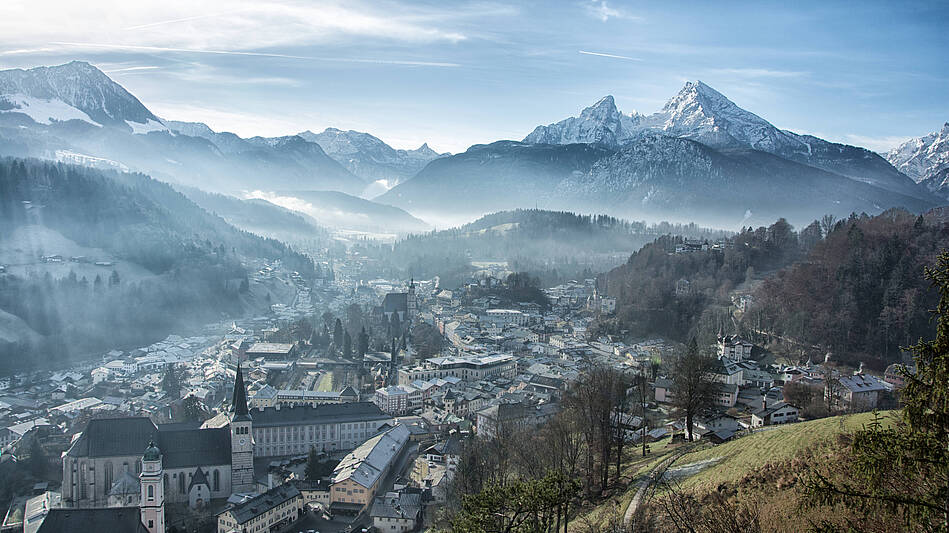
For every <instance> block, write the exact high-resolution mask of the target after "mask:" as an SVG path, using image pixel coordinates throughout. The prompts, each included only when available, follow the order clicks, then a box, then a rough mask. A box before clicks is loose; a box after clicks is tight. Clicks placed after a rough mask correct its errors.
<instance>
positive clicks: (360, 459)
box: [333, 425, 409, 489]
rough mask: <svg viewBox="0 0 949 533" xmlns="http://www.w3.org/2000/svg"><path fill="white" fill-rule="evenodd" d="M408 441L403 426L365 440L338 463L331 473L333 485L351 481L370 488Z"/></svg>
mask: <svg viewBox="0 0 949 533" xmlns="http://www.w3.org/2000/svg"><path fill="white" fill-rule="evenodd" d="M408 441H409V430H408V428H406V427H405V426H403V425H397V426H395V427H394V428H392V429H390V430H389V431H386V432H385V433H380V434H379V435H376V436H375V437H373V438H371V439H369V440H367V441H366V442H364V443H362V444H361V445H360V446H359V447H358V448H356V449H355V450H353V451H352V452H350V453H349V454H348V455H347V456H346V457H344V458H343V460H342V461H340V462H339V465H337V466H336V469H335V470H334V471H333V483H334V484H336V483H341V482H343V481H346V480H352V481H355V482H356V483H358V484H360V485H362V486H363V487H366V488H367V489H368V488H372V486H373V485H375V483H376V481H378V480H379V477H380V476H382V473H383V472H385V471H386V469H388V468H389V463H390V462H392V459H393V458H394V457H395V456H397V455H398V454H399V452H401V451H402V448H404V447H405V443H407V442H408Z"/></svg>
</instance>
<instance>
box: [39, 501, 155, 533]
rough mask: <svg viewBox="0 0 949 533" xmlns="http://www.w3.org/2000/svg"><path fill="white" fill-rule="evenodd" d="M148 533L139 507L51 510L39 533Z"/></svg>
mask: <svg viewBox="0 0 949 533" xmlns="http://www.w3.org/2000/svg"><path fill="white" fill-rule="evenodd" d="M66 531H68V532H69V533H102V532H103V531H112V532H116V533H118V532H119V531H121V532H122V533H148V529H146V528H145V525H144V524H142V514H141V511H140V510H139V508H138V507H110V508H108V509H50V510H49V514H47V515H46V518H45V519H43V525H41V526H40V528H39V529H38V530H37V533H63V532H66Z"/></svg>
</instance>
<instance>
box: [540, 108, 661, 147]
mask: <svg viewBox="0 0 949 533" xmlns="http://www.w3.org/2000/svg"><path fill="white" fill-rule="evenodd" d="M642 119H643V116H642V115H639V114H638V113H635V112H633V113H632V114H629V115H625V114H623V113H621V112H620V111H619V110H618V109H617V108H616V102H615V101H614V100H613V97H612V96H609V95H607V96H604V97H603V98H601V99H600V100H599V101H598V102H597V103H595V104H593V105H592V106H590V107H588V108H586V109H584V110H583V111H581V112H580V116H579V117H569V118H567V119H564V120H561V121H560V122H556V123H554V124H549V125H547V126H537V127H536V128H535V129H534V131H532V132H531V133H530V134H529V135H528V136H527V137H524V142H526V143H532V144H573V143H585V144H601V145H603V146H606V147H608V148H616V147H619V146H622V145H624V144H626V143H628V142H629V141H631V140H632V139H633V138H634V137H635V136H636V134H637V133H638V131H639V130H640V129H641V128H640V122H641V121H642Z"/></svg>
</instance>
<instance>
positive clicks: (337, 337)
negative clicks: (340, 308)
mask: <svg viewBox="0 0 949 533" xmlns="http://www.w3.org/2000/svg"><path fill="white" fill-rule="evenodd" d="M333 344H335V345H336V347H337V348H338V347H340V346H342V345H343V322H342V321H341V320H340V319H338V318H337V319H336V325H335V326H333Z"/></svg>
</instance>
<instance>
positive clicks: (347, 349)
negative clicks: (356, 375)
mask: <svg viewBox="0 0 949 533" xmlns="http://www.w3.org/2000/svg"><path fill="white" fill-rule="evenodd" d="M352 356H353V338H352V336H351V335H350V334H349V332H348V331H346V332H344V333H343V357H345V358H346V359H349V358H351V357H352Z"/></svg>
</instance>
